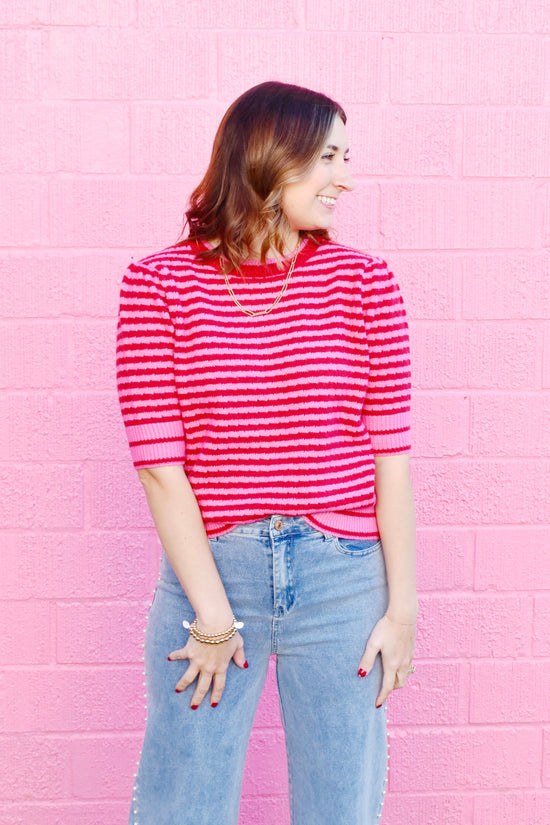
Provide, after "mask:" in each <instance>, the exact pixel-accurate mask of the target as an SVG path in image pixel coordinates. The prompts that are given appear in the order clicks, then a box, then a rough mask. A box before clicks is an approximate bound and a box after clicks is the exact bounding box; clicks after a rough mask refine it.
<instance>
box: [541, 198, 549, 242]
mask: <svg viewBox="0 0 550 825" xmlns="http://www.w3.org/2000/svg"><path fill="white" fill-rule="evenodd" d="M540 198H541V201H542V203H541V204H540V211H541V212H542V246H544V247H548V246H550V186H546V187H545V188H544V189H543V190H542V191H541V194H540Z"/></svg>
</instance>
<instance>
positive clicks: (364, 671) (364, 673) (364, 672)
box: [357, 667, 367, 679]
mask: <svg viewBox="0 0 550 825" xmlns="http://www.w3.org/2000/svg"><path fill="white" fill-rule="evenodd" d="M357 675H358V676H360V677H361V679H364V678H365V676H366V675H367V671H366V670H363V668H362V667H360V668H359V670H358V671H357Z"/></svg>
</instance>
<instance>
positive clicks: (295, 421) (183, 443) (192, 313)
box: [117, 239, 410, 538]
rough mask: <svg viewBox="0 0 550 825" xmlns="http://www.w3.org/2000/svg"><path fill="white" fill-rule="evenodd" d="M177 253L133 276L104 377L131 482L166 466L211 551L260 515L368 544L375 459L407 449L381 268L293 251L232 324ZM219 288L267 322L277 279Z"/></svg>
mask: <svg viewBox="0 0 550 825" xmlns="http://www.w3.org/2000/svg"><path fill="white" fill-rule="evenodd" d="M199 248H200V249H203V248H204V245H199V246H197V245H196V244H194V243H191V242H188V243H186V244H184V245H181V246H172V247H168V248H166V249H163V250H162V251H160V252H158V253H155V254H152V255H149V256H148V257H146V258H143V259H142V260H140V261H138V262H137V263H132V264H131V265H130V266H129V267H128V269H127V270H126V273H125V276H124V279H123V284H122V289H121V299H120V314H119V324H118V337H117V375H118V390H119V398H120V404H121V410H122V415H123V419H124V423H125V426H126V432H127V436H128V440H129V444H130V450H131V455H132V459H133V462H134V465H135V467H136V468H141V467H156V466H160V465H166V464H181V465H183V468H184V470H185V472H186V474H187V477H188V478H189V481H190V483H191V486H192V488H193V490H194V493H195V495H196V497H197V501H198V504H199V507H200V510H201V513H202V516H203V519H204V522H205V527H206V530H207V533H208V534H209V535H210V536H215V535H220V534H222V533H224V532H227V531H228V530H230V529H231V528H232V527H233V526H235V525H236V524H242V523H245V522H251V521H255V520H256V519H260V518H263V517H265V516H267V515H271V514H274V513H276V514H280V515H288V516H295V515H301V516H304V517H305V518H306V520H307V521H308V522H309V523H310V524H311V525H312V526H314V527H316V528H317V529H319V530H322V531H324V532H326V533H330V534H334V535H338V536H344V537H361V538H377V537H378V535H379V534H378V528H377V524H376V518H375V490H374V469H375V464H374V457H375V455H376V454H384V455H385V454H393V453H403V452H407V451H408V450H409V449H410V441H409V438H410V436H409V417H410V365H409V343H408V329H407V322H406V317H405V310H404V306H403V301H402V298H401V294H400V292H399V288H398V286H397V283H396V281H395V279H394V276H393V274H392V273H391V272H389V271H388V268H387V266H386V264H385V263H384V261H382V260H380V259H379V258H375V257H371V256H369V255H366V254H364V253H362V252H359V251H356V250H353V249H349V248H347V247H345V246H342V245H340V244H336V243H333V242H322V243H321V245H320V246H316V245H315V243H313V242H312V241H311V240H307V239H304V240H303V241H302V243H301V247H300V250H299V253H298V257H297V260H296V265H295V268H294V272H293V274H292V277H291V280H290V282H289V285H288V289H287V291H286V293H285V295H284V297H283V299H282V300H281V302H280V303H279V304H277V306H276V307H275V308H274V309H273V310H272V311H271V312H270V313H269V314H267V315H258V316H248V315H245V314H243V313H242V312H241V311H240V310H239V309H238V307H237V306H236V305H235V303H234V302H233V300H232V298H231V297H230V295H229V293H228V290H227V286H226V283H225V280H224V276H223V274H222V272H221V270H220V267H219V264H218V263H217V262H213V263H205V262H203V261H198V260H197V259H196V256H195V252H196V251H197V250H198V249H199ZM242 269H243V276H239V275H238V274H236V273H232V274H231V276H230V281H231V286H232V287H233V289H234V291H235V294H236V296H237V298H238V299H239V301H240V302H241V303H242V304H243V305H244V306H245V307H246V308H247V309H252V310H258V309H262V308H266V307H268V306H269V305H270V304H271V303H272V302H273V301H274V299H275V298H276V297H277V295H278V293H279V291H280V289H281V286H282V283H283V281H284V273H282V272H281V271H280V270H278V269H277V265H276V263H275V262H274V261H268V262H267V263H266V264H261V263H259V262H257V261H247V262H245V263H244V264H243V266H242Z"/></svg>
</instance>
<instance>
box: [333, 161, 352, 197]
mask: <svg viewBox="0 0 550 825" xmlns="http://www.w3.org/2000/svg"><path fill="white" fill-rule="evenodd" d="M333 182H334V185H335V186H338V187H339V188H340V189H345V190H346V191H348V192H351V191H352V190H353V189H355V183H354V181H353V178H352V176H351V173H350V171H349V168H348V166H347V165H346V164H345V163H342V165H341V166H339V167H338V169H335V172H334V181H333Z"/></svg>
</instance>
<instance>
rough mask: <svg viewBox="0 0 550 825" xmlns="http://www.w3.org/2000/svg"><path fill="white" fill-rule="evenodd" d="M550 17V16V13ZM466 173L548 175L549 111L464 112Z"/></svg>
mask: <svg viewBox="0 0 550 825" xmlns="http://www.w3.org/2000/svg"><path fill="white" fill-rule="evenodd" d="M548 17H549V20H550V15H549V16H548ZM463 139H464V149H463V173H464V175H467V176H476V175H480V176H487V177H495V178H502V177H524V178H528V177H533V176H536V177H549V176H550V157H549V154H550V153H548V152H545V151H544V147H545V146H548V144H549V143H550V112H548V111H541V110H538V109H534V110H533V109H506V110H504V111H501V110H498V109H496V110H495V109H471V110H466V111H465V112H464V133H463Z"/></svg>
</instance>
